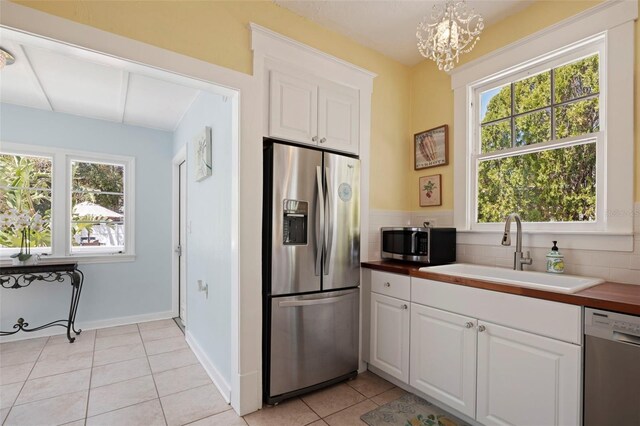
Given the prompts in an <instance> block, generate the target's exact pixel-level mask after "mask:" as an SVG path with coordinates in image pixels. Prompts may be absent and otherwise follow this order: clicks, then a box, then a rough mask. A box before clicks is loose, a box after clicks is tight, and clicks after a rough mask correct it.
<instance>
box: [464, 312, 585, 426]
mask: <svg viewBox="0 0 640 426" xmlns="http://www.w3.org/2000/svg"><path fill="white" fill-rule="evenodd" d="M580 349H581V348H580V346H577V345H572V344H569V343H565V342H561V341H558V340H554V339H549V338H546V337H542V336H536V335H534V334H531V333H525V332H522V331H518V330H513V329H511V328H507V327H502V326H499V325H496V324H492V323H487V322H484V321H479V326H478V412H477V417H476V420H478V421H479V422H480V423H482V424H485V425H501V426H503V425H533V424H536V425H549V426H552V425H578V424H580V392H581V389H580V366H581V363H580V356H581V355H580V354H581V351H580Z"/></svg>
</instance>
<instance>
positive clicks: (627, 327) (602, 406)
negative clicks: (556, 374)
mask: <svg viewBox="0 0 640 426" xmlns="http://www.w3.org/2000/svg"><path fill="white" fill-rule="evenodd" d="M584 334H585V354H584V424H585V426H605V425H640V317H636V316H632V315H623V314H619V313H616V312H609V311H601V310H597V309H591V308H586V309H585V315H584Z"/></svg>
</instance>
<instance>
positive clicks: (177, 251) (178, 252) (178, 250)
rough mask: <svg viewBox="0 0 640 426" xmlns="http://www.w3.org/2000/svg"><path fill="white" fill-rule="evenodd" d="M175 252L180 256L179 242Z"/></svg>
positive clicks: (180, 247)
mask: <svg viewBox="0 0 640 426" xmlns="http://www.w3.org/2000/svg"><path fill="white" fill-rule="evenodd" d="M175 252H176V253H177V254H178V256H182V246H181V245H180V244H178V246H177V247H176V249H175Z"/></svg>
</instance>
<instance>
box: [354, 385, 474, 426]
mask: <svg viewBox="0 0 640 426" xmlns="http://www.w3.org/2000/svg"><path fill="white" fill-rule="evenodd" d="M360 419H361V420H362V421H363V422H365V423H366V424H368V425H369V426H469V425H468V423H465V422H463V421H462V420H460V419H458V418H457V417H454V416H452V415H451V414H449V413H447V412H446V411H444V410H442V409H441V408H438V407H436V406H435V405H433V404H431V403H430V402H427V401H425V400H424V399H422V398H420V397H418V396H415V395H413V394H410V393H409V394H406V395H404V396H402V397H401V398H399V399H396V400H395V401H391V402H389V403H387V404H385V405H383V406H381V407H378V408H376V409H375V410H373V411H369V412H368V413H367V414H363V415H362V416H361V417H360Z"/></svg>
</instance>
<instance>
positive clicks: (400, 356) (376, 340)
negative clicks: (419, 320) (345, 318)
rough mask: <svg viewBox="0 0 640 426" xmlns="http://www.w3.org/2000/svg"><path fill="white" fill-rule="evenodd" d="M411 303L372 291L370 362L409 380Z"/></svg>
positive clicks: (399, 377)
mask: <svg viewBox="0 0 640 426" xmlns="http://www.w3.org/2000/svg"><path fill="white" fill-rule="evenodd" d="M409 311H410V309H409V302H407V301H404V300H401V299H396V298H395V297H388V296H383V295H381V294H377V293H371V348H370V354H369V362H370V364H371V365H373V366H375V367H377V368H379V369H380V370H382V371H384V372H385V373H388V374H390V375H392V376H393V377H395V378H397V379H400V380H402V381H403V382H405V383H408V382H409Z"/></svg>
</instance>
